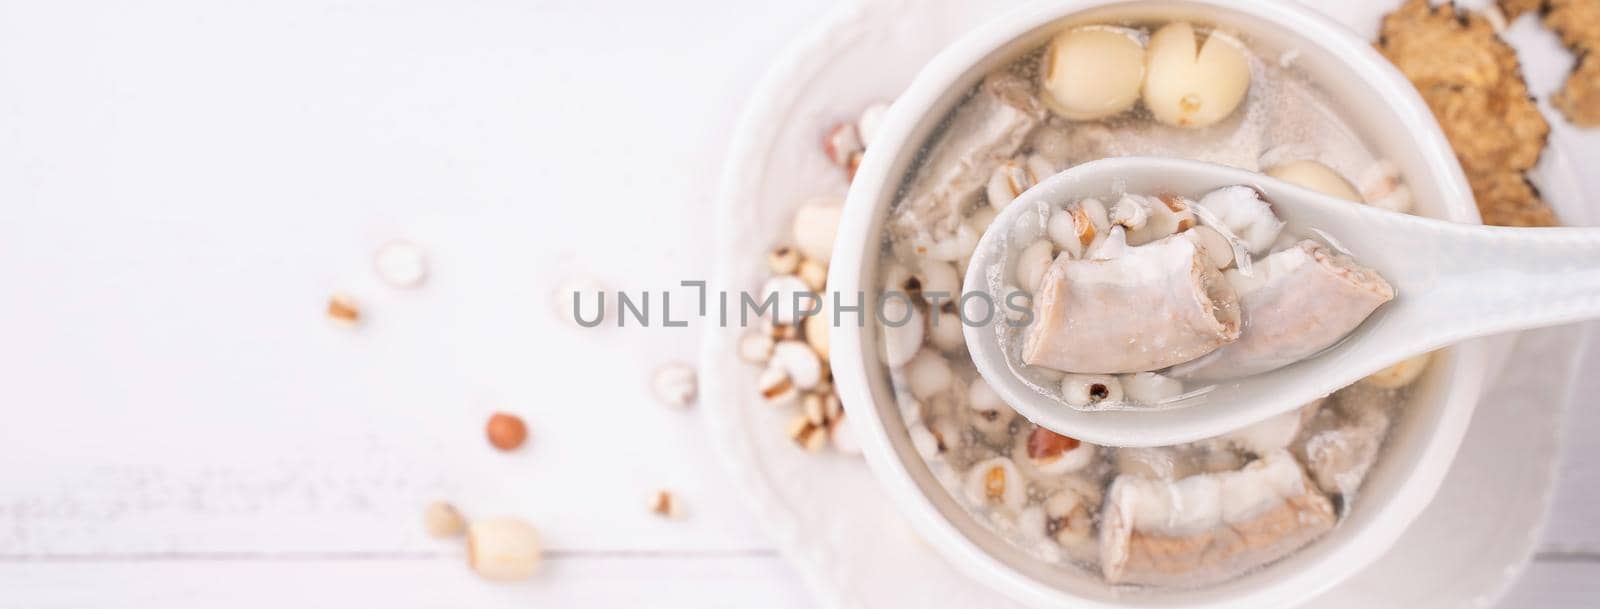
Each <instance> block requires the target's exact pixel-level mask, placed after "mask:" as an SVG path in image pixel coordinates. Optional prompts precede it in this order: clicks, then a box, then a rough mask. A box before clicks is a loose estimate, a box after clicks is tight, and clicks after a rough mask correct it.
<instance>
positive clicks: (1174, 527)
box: [1100, 450, 1336, 587]
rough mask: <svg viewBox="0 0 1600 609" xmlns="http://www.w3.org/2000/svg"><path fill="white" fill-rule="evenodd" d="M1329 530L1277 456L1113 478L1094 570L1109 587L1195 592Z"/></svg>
mask: <svg viewBox="0 0 1600 609" xmlns="http://www.w3.org/2000/svg"><path fill="white" fill-rule="evenodd" d="M1335 521H1336V517H1335V513H1334V509H1333V504H1332V502H1330V501H1329V500H1328V498H1327V497H1326V496H1324V495H1323V494H1322V493H1321V492H1320V491H1318V490H1317V488H1316V487H1315V486H1314V485H1313V484H1312V483H1311V481H1310V480H1309V479H1307V477H1306V475H1305V473H1304V471H1303V470H1301V468H1300V464H1299V463H1297V462H1296V461H1295V459H1294V457H1293V456H1292V455H1291V454H1289V452H1288V451H1284V450H1278V451H1273V452H1270V453H1267V454H1266V455H1263V456H1262V457H1261V458H1260V459H1257V460H1256V461H1253V462H1251V463H1250V464H1248V465H1246V466H1245V467H1244V468H1243V469H1240V470H1238V471H1233V472H1225V473H1218V474H1199V475H1194V476H1189V477H1187V478H1184V479H1181V480H1177V481H1167V480H1152V479H1149V478H1143V477H1138V476H1119V477H1118V478H1117V479H1116V481H1114V482H1113V483H1112V484H1111V489H1110V491H1109V492H1108V493H1107V495H1106V502H1105V506H1104V508H1103V510H1102V517H1101V526H1100V566H1101V570H1102V572H1103V574H1104V576H1105V578H1106V580H1107V581H1109V582H1111V583H1134V584H1149V585H1160V586H1178V587H1193V586H1202V585H1207V584H1211V583H1216V582H1219V581H1223V580H1226V579H1228V578H1231V577H1234V576H1236V575H1238V574H1239V573H1242V572H1244V571H1246V570H1249V569H1252V568H1255V567H1259V566H1261V565H1264V564H1267V563H1269V562H1272V561H1274V560H1277V559H1279V558H1281V557H1283V556H1285V555H1287V554H1289V553H1290V552H1293V551H1294V550H1296V549H1299V548H1300V547H1302V546H1304V545H1305V544H1307V543H1309V542H1311V541H1312V540H1314V539H1316V538H1317V537H1319V536H1321V535H1322V534H1323V533H1325V532H1327V531H1328V530H1329V529H1330V528H1332V527H1333V525H1334V522H1335Z"/></svg>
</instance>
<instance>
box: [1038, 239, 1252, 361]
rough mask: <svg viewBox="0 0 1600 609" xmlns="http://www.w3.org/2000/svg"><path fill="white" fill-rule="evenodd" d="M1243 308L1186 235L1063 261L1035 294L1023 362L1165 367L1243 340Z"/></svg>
mask: <svg viewBox="0 0 1600 609" xmlns="http://www.w3.org/2000/svg"><path fill="white" fill-rule="evenodd" d="M1238 305H1239V303H1238V297H1237V296H1236V295H1235V294H1234V291H1233V288H1232V286H1230V285H1229V284H1228V283H1227V282H1226V281H1225V280H1224V279H1223V277H1222V275H1221V274H1220V273H1219V272H1218V271H1217V270H1216V269H1213V268H1212V267H1211V264H1210V263H1209V262H1208V261H1206V259H1205V257H1204V254H1203V253H1202V252H1201V251H1200V249H1199V248H1198V247H1196V246H1195V244H1194V243H1193V242H1191V241H1189V240H1188V239H1185V238H1183V237H1180V236H1173V237H1167V238H1165V239H1162V240H1160V241H1156V242H1154V243H1151V244H1148V245H1144V246H1140V247H1134V248H1129V249H1128V251H1127V252H1126V253H1125V254H1123V255H1122V256H1119V257H1117V258H1113V259H1110V260H1069V259H1067V258H1065V257H1061V258H1058V259H1056V261H1055V263H1053V264H1052V265H1051V267H1050V269H1049V270H1048V271H1046V272H1045V278H1044V281H1043V282H1042V283H1041V287H1040V289H1039V293H1038V294H1036V295H1035V296H1034V303H1033V313H1034V322H1033V324H1032V325H1031V326H1030V327H1028V329H1027V331H1026V332H1027V334H1026V336H1025V338H1024V343H1023V346H1022V359H1023V362H1024V363H1026V364H1028V365H1030V366H1042V367H1045V368H1050V369H1054V370H1063V371H1070V372H1079V373H1087V374H1124V373H1131V372H1144V371H1147V370H1156V369H1159V368H1165V367H1167V366H1171V365H1174V364H1179V363H1183V362H1187V361H1189V360H1192V359H1195V358H1197V357H1200V356H1203V355H1206V354H1207V353H1210V352H1212V351H1215V350H1217V348H1218V347H1221V346H1223V345H1226V344H1228V343H1229V342H1232V341H1234V340H1236V339H1238V338H1239V329H1240V326H1239V323H1240V315H1239V306H1238ZM1129 311H1139V312H1140V313H1139V315H1138V316H1136V317H1133V318H1130V317H1129V316H1128V312H1129Z"/></svg>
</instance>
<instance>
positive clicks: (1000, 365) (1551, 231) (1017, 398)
mask: <svg viewBox="0 0 1600 609" xmlns="http://www.w3.org/2000/svg"><path fill="white" fill-rule="evenodd" d="M1236 184H1245V185H1249V186H1253V187H1255V188H1256V189H1257V190H1259V191H1260V192H1261V193H1262V194H1263V195H1264V198H1265V199H1266V200H1267V201H1269V202H1270V203H1271V204H1272V206H1273V209H1274V211H1275V212H1276V213H1277V215H1278V217H1279V218H1281V219H1282V220H1284V221H1285V222H1286V223H1287V225H1288V227H1287V229H1286V230H1288V231H1292V232H1297V233H1300V234H1310V232H1309V230H1308V229H1317V230H1320V231H1322V232H1323V233H1324V234H1325V235H1326V236H1327V237H1328V238H1329V240H1330V241H1333V242H1336V244H1335V246H1336V247H1338V248H1342V249H1344V250H1346V251H1347V253H1349V254H1350V255H1351V256H1352V257H1354V258H1355V260H1356V261H1357V262H1359V263H1360V264H1361V265H1363V266H1367V267H1370V268H1372V269H1374V270H1376V271H1378V273H1379V274H1381V275H1382V276H1383V277H1384V278H1385V279H1387V280H1388V282H1389V283H1390V285H1392V286H1394V288H1395V294H1396V295H1395V298H1394V300H1392V301H1390V302H1389V303H1387V304H1385V305H1383V306H1381V307H1379V308H1378V309H1377V311H1376V312H1374V313H1373V314H1372V316H1371V317H1368V318H1367V320H1366V321H1365V322H1364V323H1362V324H1361V325H1360V326H1359V327H1357V328H1356V329H1355V330H1354V331H1353V332H1351V333H1350V334H1349V335H1348V336H1347V337H1346V338H1345V339H1344V340H1343V341H1341V342H1339V343H1337V344H1335V345H1334V346H1332V347H1329V348H1327V349H1326V350H1323V351H1322V352H1320V353H1318V354H1316V355H1314V356H1312V357H1310V358H1308V359H1304V360H1301V361H1299V362H1297V363H1294V364H1291V365H1289V366H1285V367H1283V368H1279V369H1276V370H1272V371H1269V372H1265V373H1261V374H1256V375H1253V376H1249V377H1244V378H1239V379H1232V380H1228V381H1223V382H1220V383H1217V384H1215V385H1214V386H1212V387H1211V388H1210V389H1209V390H1208V391H1206V392H1204V393H1203V394H1202V395H1198V396H1194V397H1190V398H1186V399H1184V400H1180V401H1179V402H1178V403H1176V404H1169V405H1168V406H1169V407H1166V408H1146V409H1126V410H1101V411H1082V410H1076V409H1073V408H1072V407H1069V406H1067V405H1066V404H1064V403H1062V402H1059V401H1057V399H1056V398H1054V397H1052V396H1051V395H1048V394H1045V393H1042V392H1040V391H1039V390H1037V389H1035V388H1034V386H1032V385H1030V384H1029V383H1027V382H1024V381H1023V380H1022V379H1021V378H1019V377H1018V376H1017V375H1016V374H1015V373H1014V372H1013V368H1012V364H1011V363H1010V362H1008V361H1007V359H1006V357H1005V354H1004V353H1003V351H1002V347H1001V344H1000V334H1001V333H1002V324H1003V323H1004V318H1003V317H998V318H997V319H996V320H995V321H994V322H993V323H990V324H982V325H975V324H969V325H966V327H965V329H964V330H965V334H966V341H967V348H968V350H969V351H970V352H971V354H972V359H973V361H974V362H975V363H976V365H977V368H978V371H979V372H980V373H981V374H982V375H983V377H984V379H985V380H986V381H987V382H988V383H989V385H990V386H991V387H992V388H994V390H995V391H996V392H998V393H999V395H1000V396H1001V397H1002V398H1003V399H1004V400H1005V401H1006V402H1007V403H1009V404H1010V405H1011V406H1012V407H1013V408H1015V409H1016V410H1017V412H1018V413H1020V414H1022V416H1024V417H1026V418H1027V419H1028V420H1030V421H1033V422H1034V423H1036V424H1038V425H1040V426H1043V427H1045V428H1048V429H1050V430H1052V431H1055V432H1057V433H1060V434H1063V435H1067V436H1071V437H1074V438H1078V439H1081V440H1085V441H1088V442H1093V443H1095V444H1103V445H1110V446H1163V445H1169V444H1178V443H1183V442H1190V441H1194V440H1200V439H1204V438H1209V437H1213V436H1217V435H1220V434H1223V433H1227V432H1229V431H1233V430H1235V429H1238V428H1240V427H1243V426H1245V425H1248V424H1250V423H1254V422H1257V421H1261V420H1263V419H1266V418H1268V417H1271V416H1273V415H1275V414H1279V413H1283V412H1287V411H1289V410H1291V409H1294V408H1296V407H1299V406H1301V405H1303V404H1305V403H1307V402H1310V401H1311V400H1314V399H1316V398H1319V397H1322V396H1325V395H1328V394H1330V393H1332V392H1334V391H1335V390H1338V389H1340V388H1342V387H1345V386H1347V385H1350V384H1351V383H1354V382H1356V381H1358V380H1360V379H1361V378H1363V377H1365V376H1367V375H1370V374H1372V373H1374V372H1377V371H1379V370H1381V369H1383V368H1384V367H1385V366H1388V365H1390V364H1393V363H1395V362H1398V361H1400V360H1403V359H1405V358H1408V357H1411V356H1415V355H1419V354H1422V353H1426V352H1428V351H1432V350H1434V349H1438V348H1440V347H1443V346H1446V345H1450V344H1454V343H1457V342H1460V341H1463V340H1467V339H1470V338H1475V337H1480V336H1485V335H1490V334H1496V333H1500V332H1508V331H1512V330H1523V329H1528V328H1536V327H1542V326H1551V325H1557V324H1563V323H1568V322H1574V321H1580V320H1584V319H1590V318H1595V317H1600V229H1592V228H1505V227H1491V226H1480V225H1469V224H1458V223H1453V222H1446V221H1442V220H1434V219H1429V218H1423V217H1419V216H1409V215H1405V214H1398V213H1394V212H1390V211H1385V210H1382V209H1378V208H1374V207H1369V206H1366V205H1361V204H1357V203H1352V202H1350V201H1346V200H1342V199H1337V198H1334V197H1329V196H1327V195H1323V194H1320V193H1317V192H1313V191H1311V190H1307V189H1305V188H1301V187H1299V186H1295V185H1293V184H1289V183H1287V182H1283V181H1280V180H1276V179H1273V178H1269V177H1267V176H1264V175H1261V174H1258V173H1253V172H1249V171H1244V170H1240V169H1235V168H1232V167H1225V166H1221V165H1213V164H1210V163H1202V162H1197V161H1186V160H1180V159H1167V158H1151V157H1121V158H1112V159H1104V160H1099V161H1092V162H1089V163H1084V164H1081V165H1078V166H1076V167H1073V168H1071V169H1068V170H1067V171H1064V172H1061V173H1059V174H1057V175H1055V176H1053V177H1051V178H1049V179H1047V180H1045V181H1043V182H1041V183H1040V184H1038V185H1037V186H1035V187H1033V188H1031V189H1029V190H1028V191H1027V192H1025V193H1023V194H1022V195H1021V196H1019V197H1018V198H1017V199H1016V200H1015V201H1013V202H1012V203H1011V204H1010V205H1008V206H1007V207H1006V208H1005V209H1004V210H1002V211H1001V212H1000V214H999V215H998V217H996V218H995V221H994V223H993V224H991V225H990V227H989V229H988V231H987V232H985V233H984V235H983V238H982V240H981V241H980V242H979V244H978V248H977V250H976V252H975V253H974V255H973V258H972V261H971V263H970V265H969V266H968V269H967V274H966V282H965V285H964V286H963V290H964V291H965V292H966V293H971V292H986V293H989V294H991V297H994V296H993V294H995V291H996V289H997V287H998V286H997V285H996V283H997V282H996V281H995V279H994V278H996V277H999V276H1000V275H999V274H998V273H996V270H997V269H1008V268H1009V266H1007V265H1006V263H1007V262H1008V260H1006V256H1007V252H1008V251H1009V250H1008V248H1007V245H1008V244H1007V241H1008V240H1010V239H1012V238H1017V237H1014V235H1017V236H1024V235H1026V231H1027V230H1029V229H1028V228H1027V223H1028V222H1033V223H1035V224H1034V226H1037V223H1038V222H1039V221H1040V220H1039V216H1038V210H1039V208H1040V204H1041V203H1046V204H1049V205H1050V206H1052V207H1059V206H1060V205H1061V204H1063V203H1068V202H1072V201H1076V200H1078V199H1081V198H1084V197H1098V198H1101V199H1102V200H1105V201H1108V202H1110V201H1115V200H1116V198H1117V197H1116V195H1119V194H1120V193H1124V192H1131V193H1142V194H1161V193H1173V194H1180V195H1184V196H1187V197H1189V198H1191V199H1199V198H1200V197H1201V196H1202V195H1204V194H1205V193H1207V192H1210V191H1212V190H1215V189H1217V188H1220V187H1223V186H1231V185H1236ZM1030 213H1032V214H1035V216H1034V217H1033V218H1028V217H1027V214H1030ZM1019 231H1022V232H1019ZM996 265H1000V266H996ZM1002 308H1003V307H1002ZM1135 314H1136V313H1135ZM980 319H981V317H980ZM1192 388H1193V387H1186V389H1192ZM1171 406H1176V407H1171Z"/></svg>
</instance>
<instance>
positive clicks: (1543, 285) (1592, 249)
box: [1363, 214, 1600, 353]
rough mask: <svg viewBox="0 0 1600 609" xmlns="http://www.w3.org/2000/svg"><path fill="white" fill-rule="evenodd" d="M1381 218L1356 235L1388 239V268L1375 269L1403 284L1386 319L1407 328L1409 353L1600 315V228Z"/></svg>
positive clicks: (1407, 217) (1401, 217) (1389, 215)
mask: <svg viewBox="0 0 1600 609" xmlns="http://www.w3.org/2000/svg"><path fill="white" fill-rule="evenodd" d="M1386 216H1387V217H1386V218H1385V221H1382V222H1378V223H1376V224H1379V225H1381V226H1374V227H1373V228H1375V229H1378V230H1375V231H1373V233H1372V234H1371V235H1370V236H1369V237H1364V238H1363V239H1371V238H1380V239H1387V240H1393V241H1392V242H1391V243H1390V244H1389V248H1388V249H1390V250H1391V252H1392V253H1391V254H1390V255H1391V256H1392V258H1390V260H1393V261H1394V262H1393V263H1392V264H1381V266H1392V267H1393V268H1391V269H1389V270H1388V271H1387V273H1392V275H1389V276H1391V277H1393V279H1394V280H1395V281H1394V283H1395V285H1397V286H1401V285H1403V286H1405V292H1406V293H1402V294H1399V295H1398V298H1397V300H1396V302H1395V303H1392V304H1396V305H1400V307H1399V308H1401V309H1402V311H1397V313H1402V315H1399V316H1397V317H1398V318H1397V319H1394V320H1393V321H1394V322H1395V323H1402V322H1403V323H1406V324H1407V325H1408V326H1409V327H1408V328H1406V330H1407V332H1405V334H1406V335H1409V341H1407V342H1412V343H1413V344H1410V345H1406V350H1407V351H1410V352H1412V353H1420V352H1422V351H1427V350H1431V349H1435V348H1438V347H1442V346H1445V345H1449V344H1453V343H1456V342H1460V341H1463V340H1467V339H1470V338H1476V337H1480V336H1488V335H1491V334H1499V333H1502V332H1509V331H1513V330H1525V329H1530V328H1539V327H1545V326H1554V325H1559V324H1565V323H1571V322H1576V321H1582V320H1586V319H1592V318H1597V317H1600V229H1595V228H1569V227H1560V228H1510V227H1497V226H1476V225H1468V224H1457V223H1451V222H1443V221H1439V220H1428V219H1424V218H1416V217H1410V216H1399V215H1396V214H1386ZM1396 254H1398V255H1396ZM1367 259H1368V260H1371V259H1372V258H1367ZM1397 346H1398V345H1397Z"/></svg>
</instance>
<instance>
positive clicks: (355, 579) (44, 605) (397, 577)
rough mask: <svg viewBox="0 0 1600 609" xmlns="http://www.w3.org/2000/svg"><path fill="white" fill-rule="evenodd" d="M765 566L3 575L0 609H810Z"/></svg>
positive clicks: (454, 566)
mask: <svg viewBox="0 0 1600 609" xmlns="http://www.w3.org/2000/svg"><path fill="white" fill-rule="evenodd" d="M798 580H799V578H798V577H796V576H795V575H794V574H793V572H792V571H790V569H789V567H788V566H787V565H785V564H783V561H782V560H780V559H778V558H777V557H776V556H773V555H771V554H749V555H726V556H699V557H696V556H682V555H675V556H629V555H616V556H560V557H553V558H551V559H550V560H548V561H547V562H546V563H545V564H544V565H543V566H542V571H541V572H540V573H539V574H538V575H537V576H535V577H534V578H532V579H530V580H528V581H523V582H513V583H496V582H487V581H484V580H481V579H479V578H478V577H477V576H475V575H473V574H472V573H470V572H469V571H468V570H467V568H466V566H465V565H464V564H463V563H462V562H461V560H460V559H459V557H453V556H451V557H430V558H399V559H395V558H375V559H368V560H320V559H311V560H290V561H280V560H254V559H252V560H198V561H191V560H159V561H154V562H145V561H140V562H116V561H112V562H104V561H88V562H80V561H44V562H7V563H0V590H4V592H3V593H0V608H3V609H11V608H17V609H23V608H26V609H80V608H81V609H87V608H96V607H110V606H119V607H163V608H174V609H177V608H184V607H194V608H196V609H210V608H213V607H236V608H239V609H250V608H261V609H282V608H283V607H341V608H342V607H394V608H397V609H398V608H407V607H414V608H419V609H420V608H439V609H447V608H448V609H454V608H458V607H481V608H485V609H493V608H498V607H504V608H507V609H511V608H513V607H515V608H518V609H523V608H526V607H683V608H686V609H689V608H693V609H700V608H705V607H729V608H737V609H745V608H748V607H771V608H773V609H791V608H792V609H799V608H802V607H808V606H809V605H810V601H809V598H808V595H807V594H806V591H805V590H803V589H802V588H801V586H800V584H799V582H798Z"/></svg>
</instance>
